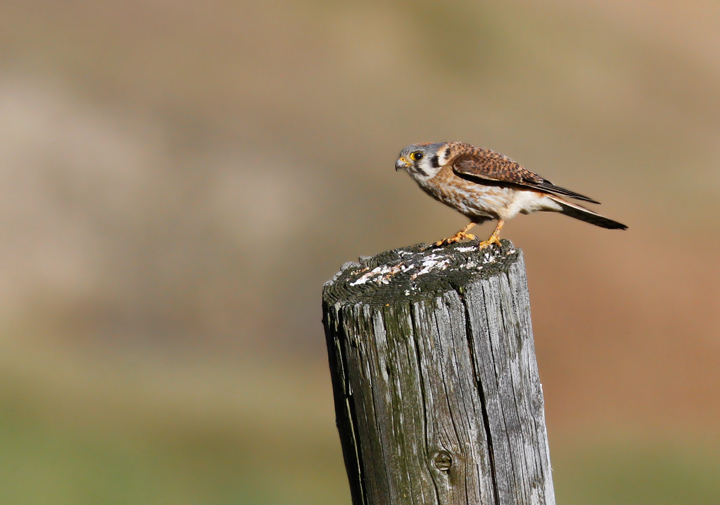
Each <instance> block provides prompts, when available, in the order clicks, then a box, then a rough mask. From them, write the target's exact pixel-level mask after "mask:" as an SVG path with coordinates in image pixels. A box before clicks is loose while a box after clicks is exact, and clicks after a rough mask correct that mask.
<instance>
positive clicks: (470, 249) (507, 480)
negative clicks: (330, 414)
mask: <svg viewBox="0 0 720 505" xmlns="http://www.w3.org/2000/svg"><path fill="white" fill-rule="evenodd" d="M323 313H324V324H325V330H326V338H327V345H328V356H329V362H330V371H331V375H332V382H333V391H334V398H335V409H336V416H337V425H338V430H339V433H340V439H341V443H342V448H343V455H344V458H345V465H346V468H347V472H348V477H349V481H350V489H351V494H352V497H353V503H354V504H355V505H370V504H372V505H380V504H382V505H388V504H438V505H440V504H443V505H445V504H483V505H484V504H488V505H490V504H492V505H500V504H503V505H504V504H533V505H534V504H538V505H539V504H543V505H554V503H555V498H554V492H553V486H552V476H551V470H550V456H549V449H548V443H547V433H546V428H545V418H544V410H543V397H542V387H541V385H540V380H539V377H538V369H537V363H536V359H535V351H534V344H533V338H532V327H531V320H530V304H529V295H528V291H527V281H526V277H525V267H524V262H523V258H522V253H521V252H520V251H519V250H516V249H515V248H514V247H513V246H512V244H510V243H509V242H507V241H503V245H502V248H491V249H489V250H484V251H483V252H478V250H477V248H476V247H474V246H473V245H472V244H452V245H451V246H448V247H444V248H433V249H427V250H424V249H423V247H422V246H413V247H408V248H403V249H396V250H394V251H388V252H386V253H382V254H379V255H377V256H375V257H372V258H363V259H361V261H360V263H348V264H346V265H344V266H343V269H342V271H341V272H339V273H338V274H337V275H336V276H335V278H334V279H333V280H332V281H330V282H328V283H327V284H326V285H325V289H324V292H323Z"/></svg>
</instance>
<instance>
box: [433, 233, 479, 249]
mask: <svg viewBox="0 0 720 505" xmlns="http://www.w3.org/2000/svg"><path fill="white" fill-rule="evenodd" d="M476 238H477V237H475V235H473V234H472V233H465V232H463V231H459V232H457V233H456V234H455V235H453V236H452V237H450V238H446V239H443V240H438V241H437V242H435V246H441V245H448V244H454V243H455V242H460V241H461V240H475V239H476Z"/></svg>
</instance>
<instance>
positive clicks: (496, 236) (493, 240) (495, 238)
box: [479, 219, 505, 250]
mask: <svg viewBox="0 0 720 505" xmlns="http://www.w3.org/2000/svg"><path fill="white" fill-rule="evenodd" d="M504 224H505V221H503V220H502V219H501V220H500V221H498V224H497V226H496V227H495V231H494V232H493V234H492V235H490V238H489V239H487V240H483V241H482V242H480V246H479V247H480V249H481V250H482V249H485V248H486V247H488V246H491V245H493V244H497V245H498V246H500V247H502V244H501V243H500V230H502V227H503V225H504Z"/></svg>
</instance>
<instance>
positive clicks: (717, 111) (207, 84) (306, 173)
mask: <svg viewBox="0 0 720 505" xmlns="http://www.w3.org/2000/svg"><path fill="white" fill-rule="evenodd" d="M719 21H720V7H718V6H717V5H715V4H714V3H712V2H708V1H695V2H690V3H683V4H682V5H681V4H677V3H673V2H646V1H640V0H635V1H632V2H615V1H613V2H604V3H596V2H589V1H585V2H568V1H563V0H555V1H553V2H533V1H527V0H526V1H513V2H504V3H484V2H481V3H477V2H469V1H450V2H447V1H443V2H440V1H439V0H435V1H423V2H406V1H400V0H395V1H385V2H375V1H371V2H362V3H360V2H339V3H327V2H311V1H310V2H299V1H294V0H285V1H280V2H272V3H264V4H263V3H251V2H231V1H226V0H225V1H223V0H214V1H211V2H194V1H186V2H175V3H172V2H161V1H152V2H136V1H131V2H127V1H126V2H120V1H117V0H110V1H107V2H102V3H92V2H84V1H79V0H70V1H67V2H62V3H58V2H49V1H39V0H38V1H34V0H30V1H25V2H19V1H16V0H8V1H5V2H2V3H1V4H0V167H1V168H2V169H1V170H0V236H1V237H2V240H0V316H1V317H2V319H0V322H1V326H0V330H1V331H0V356H2V358H0V389H2V390H3V391H4V394H3V398H4V399H0V402H1V403H0V411H4V412H6V415H5V417H2V416H0V437H5V439H6V441H8V443H10V441H14V443H13V444H11V445H12V446H13V448H14V449H13V451H14V452H12V451H11V453H10V454H12V455H13V456H12V457H9V459H8V462H6V463H3V464H5V465H6V466H9V467H13V465H14V463H12V462H13V461H26V462H27V465H26V467H27V468H28V470H27V473H23V472H25V471H24V470H22V468H25V466H22V465H20V466H19V467H18V468H21V470H17V475H16V476H15V477H14V478H13V479H14V480H13V482H15V484H13V485H14V486H15V487H12V486H11V489H19V490H20V489H24V488H23V487H22V486H23V485H22V484H18V483H22V482H26V481H27V482H30V481H31V479H30V478H29V477H28V475H30V474H31V472H32V470H31V469H32V468H33V467H37V461H50V463H48V464H47V465H46V466H44V467H43V468H46V469H47V479H46V480H47V482H49V484H48V485H47V489H48V490H49V491H48V494H49V495H51V494H52V490H53V489H55V487H54V486H60V484H57V483H56V484H53V482H55V481H57V482H61V481H62V482H65V481H69V482H73V483H75V484H74V485H75V487H72V486H70V485H69V484H68V485H67V486H66V488H63V489H65V490H66V495H67V503H77V502H78V500H79V498H77V497H78V496H79V494H82V492H84V491H83V490H84V489H85V487H86V486H89V487H93V486H95V484H92V486H91V485H90V483H84V481H83V480H82V479H79V478H78V477H76V474H83V470H82V469H83V468H85V466H83V465H87V466H88V467H92V466H93V465H95V463H94V462H95V461H100V462H101V463H99V464H100V466H101V467H102V468H107V472H105V471H103V472H100V473H102V474H103V475H104V474H105V473H109V474H113V472H116V473H114V474H113V475H115V476H114V477H108V480H107V482H106V483H104V482H105V481H103V480H102V478H100V477H99V476H97V477H91V478H88V479H89V480H91V481H93V482H94V483H95V482H96V480H97V481H99V482H100V483H99V484H97V486H98V488H97V489H96V490H95V491H94V492H96V493H98V494H97V495H92V496H103V497H104V496H106V495H112V493H109V492H108V491H107V490H108V489H112V487H113V486H122V485H123V483H127V482H133V483H134V484H133V485H132V486H130V487H131V488H132V489H136V490H137V496H135V498H132V497H130V495H128V497H127V499H128V500H130V501H132V502H133V503H137V502H138V501H137V497H138V496H142V497H143V500H141V502H143V503H145V502H147V503H161V502H164V501H168V502H170V501H171V502H173V503H182V501H178V499H179V498H178V496H183V497H184V498H182V499H183V500H185V501H186V502H188V503H191V502H203V503H207V502H208V500H209V501H211V502H218V503H220V502H223V500H226V499H227V500H232V499H239V500H241V502H248V503H301V502H305V501H306V502H308V503H321V502H323V500H325V502H327V503H337V500H343V499H344V500H347V496H346V490H345V483H344V481H343V479H344V476H343V471H342V468H341V466H342V463H341V456H340V452H339V451H340V449H339V444H338V443H337V440H336V435H335V432H334V426H333V419H332V405H331V397H330V392H329V391H330V390H329V384H328V383H327V381H326V373H325V350H324V337H323V334H322V328H321V325H320V303H319V302H320V289H321V286H322V283H323V281H325V280H327V279H328V278H330V277H331V276H332V274H333V273H334V272H335V271H336V270H338V268H339V267H340V265H341V264H342V263H343V262H345V261H348V260H352V259H354V258H355V257H357V256H358V255H367V254H373V253H376V252H379V251H382V250H385V249H390V248H394V247H399V246H403V245H408V244H412V243H416V242H423V241H424V242H429V241H432V240H437V239H439V238H442V237H445V236H448V235H449V234H451V233H454V232H455V231H456V230H457V229H459V228H460V227H461V226H462V225H464V224H465V222H464V218H462V217H461V216H459V215H458V214H456V213H454V212H453V211H452V210H450V209H447V208H444V207H443V206H441V205H440V204H438V203H436V202H433V201H431V200H430V199H429V198H427V196H426V195H424V194H423V193H422V192H421V191H419V190H418V189H417V187H415V185H414V183H413V182H412V181H411V180H409V179H408V178H407V177H406V176H405V175H404V174H397V173H395V171H394V170H393V163H394V160H395V157H396V155H397V153H398V152H399V151H400V149H402V148H403V147H404V146H405V145H407V144H410V143H413V142H421V141H442V140H463V141H467V142H471V143H474V144H478V145H483V146H485V147H490V148H493V149H495V150H498V151H500V152H503V153H505V154H507V155H509V156H511V157H513V158H514V159H516V160H518V161H520V162H521V163H523V164H524V165H525V166H527V167H528V168H530V169H532V170H534V171H537V172H539V173H540V174H542V175H543V176H546V177H548V178H549V179H551V180H552V181H554V182H556V183H558V184H560V185H562V186H565V187H568V188H571V189H574V190H577V191H579V192H581V193H586V194H590V195H591V196H592V197H594V198H597V199H599V200H600V201H602V202H603V205H602V207H601V212H602V213H603V214H605V215H608V216H609V217H612V218H614V219H618V220H619V221H622V222H625V223H627V224H628V225H629V226H630V229H629V230H628V231H627V232H623V233H620V232H609V231H607V230H602V229H599V228H593V227H590V226H588V225H586V224H584V223H579V222H575V221H572V220H569V219H567V218H565V217H563V216H554V215H536V216H531V217H519V218H518V219H516V220H513V221H512V222H510V223H509V224H508V225H507V226H506V227H505V230H504V232H503V233H504V237H507V238H509V239H511V240H512V241H513V242H514V243H515V244H516V245H517V246H519V247H521V248H522V249H523V250H524V251H525V256H526V262H527V265H528V276H529V282H530V289H531V302H532V306H533V322H534V326H535V333H536V335H535V338H536V349H537V352H538V359H539V365H540V373H541V378H542V380H543V384H544V391H545V395H546V409H547V419H548V428H549V431H550V442H551V447H552V449H553V455H554V456H553V458H554V462H555V467H556V469H563V468H566V469H568V470H567V473H565V474H564V475H563V474H561V473H560V472H561V471H562V470H556V477H555V478H556V481H557V483H558V495H559V496H560V497H562V496H563V493H564V492H565V493H566V494H565V496H567V497H568V500H570V499H572V500H576V501H575V502H576V503H591V502H590V501H588V499H589V498H587V497H588V496H591V495H590V494H586V495H583V494H582V492H583V491H582V486H581V487H580V488H578V486H577V482H585V481H584V480H583V477H578V476H575V477H573V482H574V483H575V487H572V486H571V485H570V480H569V478H568V475H570V474H572V473H573V471H577V469H578V468H588V475H590V474H591V473H593V472H595V470H596V469H597V468H596V467H595V466H593V465H595V464H596V463H594V462H593V461H594V460H592V458H591V457H589V456H588V454H592V453H593V451H594V449H593V448H596V447H598V446H607V447H622V448H623V450H625V451H628V450H629V451H632V450H633V449H632V448H633V447H635V446H634V445H633V444H632V443H631V444H628V443H627V440H632V441H634V442H636V443H637V447H638V450H637V453H633V454H634V456H632V457H630V458H629V459H630V460H633V461H635V459H633V458H635V457H640V458H642V457H645V456H644V455H647V454H649V455H648V456H647V458H648V459H647V460H648V461H650V460H653V461H655V460H657V459H658V456H657V454H661V457H660V458H661V459H662V458H666V459H667V460H668V461H669V460H671V459H672V458H673V457H674V456H673V455H677V454H695V453H694V452H693V451H696V450H698V449H697V448H698V446H702V447H704V448H705V449H707V444H708V443H709V444H717V443H719V442H720V441H718V440H717V438H718V434H720V432H719V431H718V429H717V422H716V419H717V418H718V416H719V415H720V401H718V390H720V372H719V371H718V370H720V331H719V330H718V328H720V294H719V293H720V292H719V291H718V289H717V286H718V284H719V282H720V278H719V277H720V261H719V257H718V254H717V250H718V246H720V234H719V233H718V231H717V230H718V226H719V225H720V217H719V216H720V204H719V203H718V202H719V201H720V198H719V197H720V170H718V158H719V157H720V148H719V147H718V146H720V95H718V93H717V89H719V88H720V57H719V56H720V32H718V30H717V29H716V27H717V26H718V22H719ZM486 228H487V227H486ZM482 233H484V231H483V232H482ZM488 233H489V230H488ZM249 364H252V365H249ZM286 384H287V385H288V386H287V387H286V386H285V385H286ZM168 423H169V424H170V425H171V427H170V428H172V426H176V427H177V426H180V428H177V429H175V428H172V429H170V428H168V429H169V431H167V430H166V427H167V426H168ZM2 426H4V428H2ZM269 427H271V428H272V429H271V428H269ZM36 439H37V440H44V441H46V443H43V444H41V446H42V450H36V449H35V448H33V447H34V446H32V444H31V443H30V441H31V440H36ZM698 440H702V441H703V442H702V444H700V443H699V442H697V441H698ZM668 443H670V444H671V447H666V446H665V445H663V444H668ZM96 445H97V446H98V447H99V448H98V449H97V450H95V449H92V448H93V447H95V446H96ZM658 445H662V447H663V448H662V449H659V450H656V449H655V448H656V446H658ZM77 447H80V448H79V449H78V448H77ZM82 447H86V448H87V450H86V449H82ZM578 447H579V448H580V449H578ZM584 447H587V450H585V449H583V448H584ZM628 447H630V449H628ZM76 449H77V451H79V452H75V453H72V454H70V453H71V452H72V451H74V450H76ZM175 449H177V452H173V451H175ZM43 451H45V452H43ZM83 451H84V452H83ZM93 451H95V452H93ZM654 451H655V452H654ZM657 451H659V452H657ZM599 454H600V453H599ZM602 454H606V453H602ZM623 454H625V453H623ZM198 455H199V456H198ZM555 455H557V456H555ZM598 457H599V458H600V457H601V456H598ZM602 457H603V458H604V457H605V456H604V455H603V456H602ZM114 458H115V459H114ZM117 458H119V459H117ZM133 458H136V459H133ZM709 458H710V460H709V461H711V460H712V458H711V457H709ZM116 459H117V460H116ZM700 459H702V458H700ZM52 461H59V462H60V463H58V464H57V465H55V464H54V463H52ZM134 461H137V462H138V463H137V465H139V466H137V467H138V468H148V469H150V468H154V469H157V468H161V469H163V470H162V471H161V472H160V473H162V472H165V473H162V475H160V474H155V473H152V472H151V474H152V475H155V476H156V478H153V479H151V480H152V483H149V482H148V481H144V480H143V479H142V478H141V477H138V475H139V474H138V473H134V472H135V471H134V470H128V469H130V468H133V466H134V465H135V463H133V462H134ZM197 461H212V462H213V463H212V464H210V463H208V464H209V465H210V466H209V468H211V469H210V470H207V471H208V472H209V473H208V475H210V474H212V475H214V477H207V478H205V477H204V475H205V474H204V473H203V472H205V470H199V468H201V467H202V465H201V464H199V463H197ZM223 461H225V462H227V464H226V465H222V464H220V463H218V462H223ZM278 461H283V463H282V464H280V463H278ZM581 461H584V462H588V461H589V462H588V463H587V464H586V466H583V465H585V463H580V462H581ZM598 461H600V460H598ZM603 461H605V460H602V461H600V462H599V463H597V465H600V466H602V465H604V464H605V463H603ZM663 461H664V460H663ZM678 461H680V462H679V463H678ZM66 462H70V463H67V464H66ZM573 462H578V463H577V465H574V463H573ZM673 464H675V465H678V466H672V465H671V466H670V467H669V468H671V470H670V471H669V473H673V474H676V475H681V476H682V475H684V474H683V470H684V469H687V468H690V467H689V466H687V465H685V466H683V465H684V463H682V458H680V457H678V458H677V461H674V462H673ZM73 465H75V466H73ZM103 465H105V466H103ZM213 465H217V466H213ZM606 466H607V465H606ZM710 466H712V465H710ZM313 467H316V468H318V469H320V470H321V471H320V472H318V474H317V475H315V477H311V476H310V471H309V469H310V468H313ZM639 467H642V464H640V465H639ZM63 468H77V470H76V474H72V472H70V471H69V470H68V472H70V474H68V475H67V476H65V478H63V475H64V474H63V471H64V470H61V469H63ZM221 468H222V469H224V470H220V469H221ZM271 468H272V472H271V470H270V469H271ZM603 468H605V467H603ZM648 468H649V469H648V471H647V475H650V476H651V475H652V474H653V473H658V474H661V473H662V472H663V471H664V470H660V469H659V467H652V466H649V467H648ZM663 468H666V467H663ZM571 469H574V470H571ZM223 471H225V472H227V474H222V475H220V476H218V472H220V473H222V472H223ZM123 472H125V473H123ZM243 472H244V475H246V476H249V477H247V479H246V480H242V482H241V483H240V484H233V482H234V481H233V478H232V476H233V475H236V474H239V473H243ZM141 473H142V472H141ZM269 473H273V475H272V476H268V474H269ZM692 473H693V475H695V476H696V477H697V479H699V480H697V481H693V480H692V479H686V480H683V478H682V477H680V478H679V480H678V481H677V485H676V486H675V488H674V489H676V490H686V489H689V488H693V489H696V490H698V489H699V490H706V489H710V491H707V492H708V493H711V495H712V493H715V492H718V491H717V488H712V485H710V484H707V482H712V481H713V478H711V477H707V478H705V477H703V476H702V475H698V474H697V472H692ZM190 474H192V475H196V476H197V475H199V474H202V476H199V477H197V478H196V479H194V480H193V479H191V480H190V481H184V479H185V477H184V476H186V475H190ZM13 475H15V474H13ZM123 475H125V477H123ZM318 475H321V476H320V477H318ZM573 475H575V474H573ZM596 475H600V474H599V473H597V472H596ZM617 475H619V474H617ZM41 477H42V476H41ZM608 478H609V479H612V478H613V477H612V476H610V477H608ZM53 479H54V480H53ZM123 479H125V480H123ZM138 479H139V480H138ZM213 479H216V480H213ZM563 479H565V480H563ZM648 479H649V480H648V481H651V480H652V477H648ZM178 480H181V481H183V485H184V486H186V487H187V490H186V492H185V491H183V492H180V493H179V494H178V495H176V494H174V493H175V492H176V491H172V492H170V491H167V492H166V489H174V488H173V485H172V483H174V482H176V481H178ZM158 482H165V483H167V486H166V487H162V484H158ZM587 482H589V481H587ZM673 482H675V481H673ZM282 483H285V484H282ZM302 483H305V484H302ZM133 486H135V487H133ZM333 486H334V487H333ZM563 486H565V487H563ZM610 487H611V486H610ZM181 488H182V486H181ZM191 488H192V489H191ZM206 488H207V489H209V490H212V492H211V491H208V493H210V494H203V493H204V491H203V490H204V489H206ZM587 488H588V489H589V488H592V485H591V484H590V483H588V486H587ZM93 489H95V488H94V487H93ZM183 489H184V488H183ZM571 489H572V491H571ZM578 489H579V490H578ZM153 490H154V491H153ZM564 490H567V491H564ZM132 492H135V491H132ZM678 492H679V493H680V495H681V496H682V491H678ZM702 492H705V491H702ZM0 493H1V492H0ZM103 493H105V494H103ZM153 493H155V494H153ZM213 493H215V494H213ZM273 493H276V494H273ZM572 493H575V494H572ZM578 493H579V494H578ZM151 495H152V496H155V498H152V496H151ZM63 496H65V495H63ZM88 496H90V495H88ZM148 496H150V497H149V498H148ZM583 496H584V498H583ZM607 496H608V498H607V499H608V500H612V496H614V495H607ZM633 496H634V495H633ZM638 496H640V498H637V499H635V498H633V499H635V501H633V502H632V503H644V502H648V503H650V502H651V503H661V502H659V501H657V500H656V499H655V498H652V497H649V496H651V495H643V494H642V493H640V494H639V495H638ZM665 496H675V495H674V494H673V493H672V492H669V493H665ZM686 496H689V495H686ZM692 496H695V495H692ZM692 496H691V497H690V498H688V499H689V500H690V501H687V503H691V502H692V499H694V498H692ZM698 496H700V498H697V500H698V501H697V503H709V502H706V501H703V500H705V499H706V498H707V496H708V495H702V493H701V494H700V495H698ZM712 496H716V495H712ZM290 497H292V498H290ZM338 497H339V498H338ZM703 497H705V498H703ZM42 499H43V498H42V497H38V498H37V500H29V501H28V502H38V500H39V501H42ZM119 499H120V498H119ZM603 499H604V498H603ZM122 500H124V498H122V499H120V501H119V502H123V503H124V501H122ZM243 500H244V501H243ZM643 500H646V501H643ZM0 501H4V500H0ZM101 501H106V500H101ZM14 503H21V502H20V501H14ZM54 503H58V502H54ZM598 503H600V502H598ZM693 503H694V502H693Z"/></svg>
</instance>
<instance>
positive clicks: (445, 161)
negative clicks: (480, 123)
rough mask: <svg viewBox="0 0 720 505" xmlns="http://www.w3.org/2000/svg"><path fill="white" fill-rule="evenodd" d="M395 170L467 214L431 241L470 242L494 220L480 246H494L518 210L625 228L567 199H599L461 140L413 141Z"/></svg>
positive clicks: (584, 200) (620, 228)
mask: <svg viewBox="0 0 720 505" xmlns="http://www.w3.org/2000/svg"><path fill="white" fill-rule="evenodd" d="M395 170H405V171H406V172H407V173H408V174H410V177H412V178H413V179H415V181H416V182H417V183H418V185H419V186H420V188H422V190H423V191H425V192H426V193H427V194H428V195H430V196H432V197H433V198H435V199H436V200H439V201H441V202H442V203H444V204H445V205H448V206H450V207H452V208H453V209H455V210H457V211H458V212H460V213H461V214H463V215H465V216H467V217H468V218H470V224H468V225H467V226H466V227H465V228H463V229H462V230H460V231H459V232H457V233H456V234H455V235H453V236H452V237H450V238H446V239H445V240H441V241H439V242H436V243H435V245H437V246H439V245H444V244H451V243H453V242H457V241H459V240H463V239H469V240H474V239H475V236H474V235H472V234H470V233H468V231H469V230H470V228H472V227H473V226H475V225H476V224H480V223H483V222H485V221H488V220H491V219H497V220H498V224H497V227H496V228H495V231H494V232H493V233H492V235H490V238H488V239H487V240H485V241H483V242H480V249H483V248H485V247H487V246H489V245H491V244H498V245H500V238H499V234H500V230H501V229H502V227H503V225H504V224H505V221H507V220H508V219H510V218H513V217H515V216H516V215H517V214H518V213H522V214H530V213H532V212H537V211H552V212H560V213H561V214H565V215H566V216H570V217H574V218H575V219H579V220H581V221H585V222H587V223H590V224H594V225H596V226H600V227H602V228H609V229H611V230H625V229H627V226H625V225H624V224H622V223H618V222H617V221H613V220H612V219H608V218H606V217H603V216H601V215H600V214H598V213H596V212H593V211H592V210H590V209H586V208H585V207H583V206H582V205H578V204H577V203H571V202H569V201H568V200H567V198H568V197H569V198H574V199H575V200H580V201H583V202H590V203H600V202H597V201H595V200H593V199H592V198H588V197H587V196H583V195H581V194H579V193H575V192H574V191H570V190H568V189H564V188H561V187H559V186H555V185H554V184H553V183H552V182H550V181H548V180H547V179H543V178H542V177H540V176H539V175H537V174H535V173H533V172H531V171H530V170H528V169H526V168H524V167H523V166H521V165H520V164H518V163H516V162H514V161H513V160H511V159H510V158H508V157H507V156H504V155H502V154H500V153H496V152H495V151H491V150H490V149H484V148H482V147H475V146H473V145H470V144H465V143H463V142H439V143H435V144H429V143H428V144H413V145H411V146H408V147H406V148H405V149H403V150H402V152H401V153H400V156H399V158H398V160H397V161H396V162H395Z"/></svg>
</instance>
